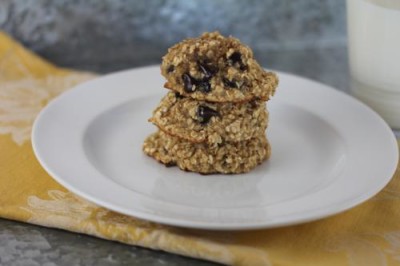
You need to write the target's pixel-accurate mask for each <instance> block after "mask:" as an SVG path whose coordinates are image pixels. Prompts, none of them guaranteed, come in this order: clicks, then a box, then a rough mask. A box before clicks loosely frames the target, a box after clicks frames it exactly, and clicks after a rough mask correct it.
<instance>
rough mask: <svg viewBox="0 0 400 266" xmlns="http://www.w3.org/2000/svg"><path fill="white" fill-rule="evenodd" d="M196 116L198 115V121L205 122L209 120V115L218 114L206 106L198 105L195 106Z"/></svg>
mask: <svg viewBox="0 0 400 266" xmlns="http://www.w3.org/2000/svg"><path fill="white" fill-rule="evenodd" d="M197 116H198V117H199V121H200V123H202V124H207V123H208V122H209V121H210V119H211V117H213V116H219V113H218V112H217V111H216V110H214V109H211V108H210V107H208V106H205V105H199V107H198V108H197Z"/></svg>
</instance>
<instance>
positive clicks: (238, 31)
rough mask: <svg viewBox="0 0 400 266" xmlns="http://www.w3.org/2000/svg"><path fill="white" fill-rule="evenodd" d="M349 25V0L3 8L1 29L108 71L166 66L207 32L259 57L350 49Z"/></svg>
mask: <svg viewBox="0 0 400 266" xmlns="http://www.w3.org/2000/svg"><path fill="white" fill-rule="evenodd" d="M345 25H346V23H345V1H344V0H296V1H293V0H248V1H241V0H220V1H214V0H203V1H196V0H188V1H181V0H169V1H163V0H148V1H124V0H57V1H51V0H24V1H14V0H1V1H0V28H1V29H3V30H5V31H7V32H8V33H10V34H11V35H12V36H15V37H16V38H17V39H18V40H20V41H22V42H23V43H24V44H25V45H27V46H28V47H29V48H31V49H33V50H34V51H36V52H38V53H39V54H41V55H43V56H44V57H46V58H48V59H50V60H51V61H52V62H55V63H57V64H59V65H63V66H70V67H73V66H76V65H77V64H78V65H79V66H80V67H81V68H84V69H89V70H96V71H103V72H108V71H112V70H117V69H122V68H127V67H132V66H140V65H142V64H144V63H145V64H152V63H160V61H161V60H160V58H161V56H162V55H163V54H165V52H166V49H167V48H168V47H169V46H171V44H173V43H176V42H178V41H180V40H181V39H183V38H186V37H193V36H197V35H199V34H200V33H202V32H204V31H214V30H219V31H221V32H222V33H223V34H225V35H229V34H232V35H234V36H236V37H238V38H239V39H241V40H242V41H243V42H244V43H247V44H249V45H250V46H251V47H252V48H253V49H254V51H255V55H256V57H259V56H261V55H262V54H263V53H265V52H266V51H271V50H277V51H279V50H282V49H284V50H301V49H310V48H329V47H336V46H338V45H344V44H345V42H346V34H345ZM262 63H265V64H268V62H266V61H265V62H264V61H262Z"/></svg>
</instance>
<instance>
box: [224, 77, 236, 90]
mask: <svg viewBox="0 0 400 266" xmlns="http://www.w3.org/2000/svg"><path fill="white" fill-rule="evenodd" d="M222 81H223V82H224V85H225V86H227V87H230V88H237V85H236V82H235V81H233V80H232V81H230V80H229V79H227V78H223V79H222Z"/></svg>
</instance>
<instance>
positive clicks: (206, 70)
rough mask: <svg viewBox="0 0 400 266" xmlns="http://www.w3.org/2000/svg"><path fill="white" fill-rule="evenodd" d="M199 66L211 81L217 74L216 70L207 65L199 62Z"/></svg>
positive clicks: (205, 76)
mask: <svg viewBox="0 0 400 266" xmlns="http://www.w3.org/2000/svg"><path fill="white" fill-rule="evenodd" d="M197 64H198V65H199V69H200V71H201V72H202V73H203V75H204V78H205V79H210V78H211V77H212V76H213V75H214V74H215V73H216V71H215V69H213V68H212V67H211V66H208V65H207V64H202V63H200V62H197Z"/></svg>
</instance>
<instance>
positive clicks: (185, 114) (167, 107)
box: [149, 92, 268, 144]
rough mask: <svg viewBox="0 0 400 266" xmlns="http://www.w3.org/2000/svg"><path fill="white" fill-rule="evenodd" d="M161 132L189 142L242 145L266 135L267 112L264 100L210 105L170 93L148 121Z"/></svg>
mask: <svg viewBox="0 0 400 266" xmlns="http://www.w3.org/2000/svg"><path fill="white" fill-rule="evenodd" d="M149 121H151V122H152V123H154V124H155V125H156V126H157V127H159V128H160V129H161V130H163V131H165V132H167V133H168V134H170V135H173V136H176V137H179V138H182V139H185V140H187V141H190V142H197V143H199V142H208V143H210V144H213V143H214V144H218V143H222V142H223V141H228V142H239V141H243V140H248V139H251V138H253V137H254V136H256V135H261V134H264V132H265V129H266V128H267V123H268V113H267V110H266V107H265V103H264V102H262V101H255V100H253V101H250V102H245V103H240V104H238V103H236V104H235V103H209V102H204V101H196V100H193V99H191V98H184V97H181V96H180V95H179V94H177V93H173V92H169V93H168V94H167V95H166V96H165V97H164V98H163V99H162V100H161V102H160V104H159V105H158V107H157V108H156V109H155V110H154V112H153V116H152V117H151V118H150V119H149Z"/></svg>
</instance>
